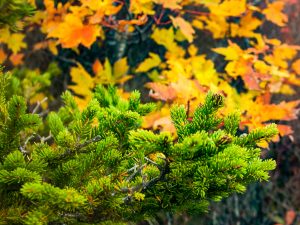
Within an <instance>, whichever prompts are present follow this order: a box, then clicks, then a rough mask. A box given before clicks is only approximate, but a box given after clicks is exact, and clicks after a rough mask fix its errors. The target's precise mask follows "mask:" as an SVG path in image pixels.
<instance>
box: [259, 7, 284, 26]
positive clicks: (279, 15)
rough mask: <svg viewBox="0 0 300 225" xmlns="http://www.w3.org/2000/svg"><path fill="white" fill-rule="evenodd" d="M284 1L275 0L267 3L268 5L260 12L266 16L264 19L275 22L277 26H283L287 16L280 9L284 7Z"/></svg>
mask: <svg viewBox="0 0 300 225" xmlns="http://www.w3.org/2000/svg"><path fill="white" fill-rule="evenodd" d="M284 5H285V3H284V1H275V2H272V3H269V4H268V7H267V8H266V9H264V10H263V11H262V13H263V14H264V15H265V16H266V19H267V20H269V21H271V22H272V23H275V24H276V25H278V26H281V27H282V26H284V25H285V24H286V23H287V21H288V17H287V15H285V14H284V13H283V12H282V10H283V8H284Z"/></svg>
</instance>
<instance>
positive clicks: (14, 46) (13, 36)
mask: <svg viewBox="0 0 300 225" xmlns="http://www.w3.org/2000/svg"><path fill="white" fill-rule="evenodd" d="M24 38H25V35H24V34H22V33H11V32H10V30H9V28H8V27H6V28H3V29H1V30H0V42H2V43H5V44H7V47H8V48H9V49H10V50H11V51H12V52H13V54H17V53H18V52H19V51H20V50H21V49H22V48H26V47H27V44H26V43H25V42H24V41H23V40H24Z"/></svg>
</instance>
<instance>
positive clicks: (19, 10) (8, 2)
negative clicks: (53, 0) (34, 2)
mask: <svg viewBox="0 0 300 225" xmlns="http://www.w3.org/2000/svg"><path fill="white" fill-rule="evenodd" d="M33 12H34V9H33V7H32V6H31V5H30V4H29V3H28V1H27V0H0V28H2V27H4V26H9V27H10V28H11V29H14V30H15V29H17V28H18V27H17V25H16V23H17V22H20V20H21V19H23V18H24V17H26V16H31V15H32V14H33Z"/></svg>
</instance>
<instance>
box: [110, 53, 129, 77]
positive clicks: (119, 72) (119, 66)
mask: <svg viewBox="0 0 300 225" xmlns="http://www.w3.org/2000/svg"><path fill="white" fill-rule="evenodd" d="M128 70H129V66H128V63H127V57H124V58H122V59H119V60H118V61H116V62H115V64H114V66H113V75H114V77H115V79H120V78H121V77H122V76H124V75H126V74H127V72H128Z"/></svg>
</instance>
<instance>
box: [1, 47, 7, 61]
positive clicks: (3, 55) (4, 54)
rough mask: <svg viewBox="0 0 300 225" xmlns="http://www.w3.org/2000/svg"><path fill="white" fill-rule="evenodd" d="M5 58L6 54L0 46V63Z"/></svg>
mask: <svg viewBox="0 0 300 225" xmlns="http://www.w3.org/2000/svg"><path fill="white" fill-rule="evenodd" d="M6 59H7V54H6V53H5V52H4V51H3V49H2V48H0V64H2V63H3V62H5V60H6Z"/></svg>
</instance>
